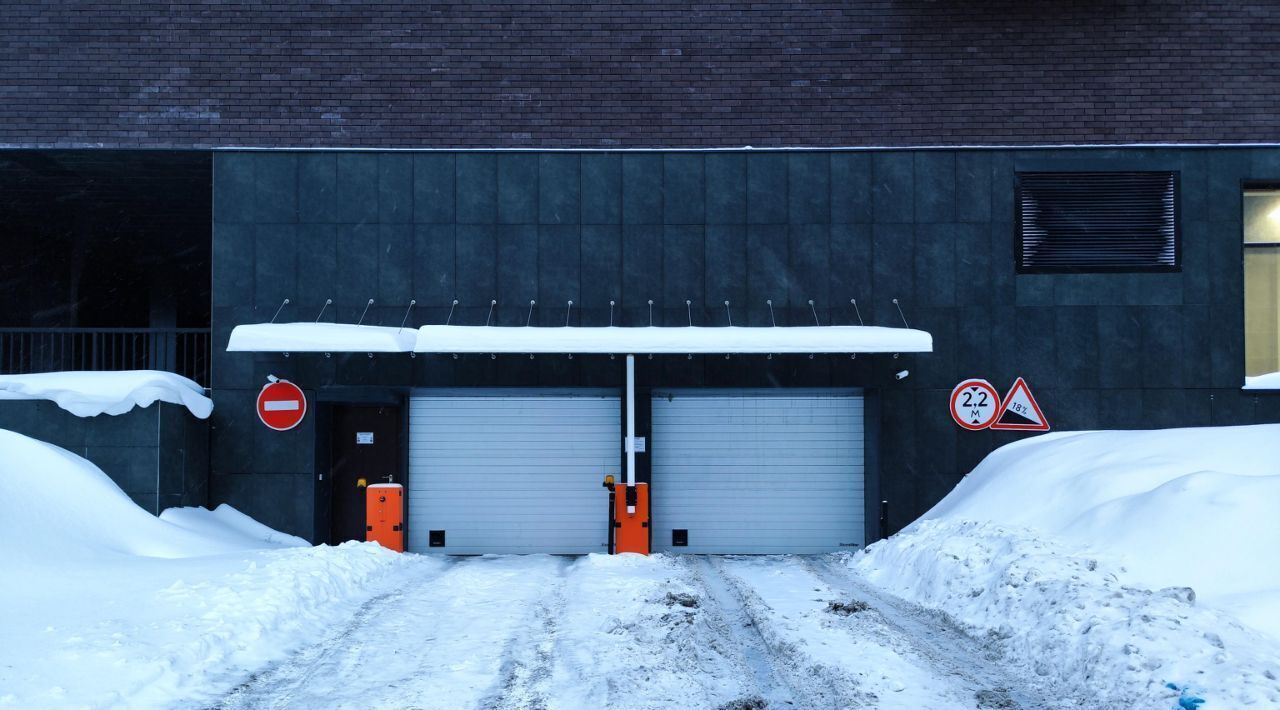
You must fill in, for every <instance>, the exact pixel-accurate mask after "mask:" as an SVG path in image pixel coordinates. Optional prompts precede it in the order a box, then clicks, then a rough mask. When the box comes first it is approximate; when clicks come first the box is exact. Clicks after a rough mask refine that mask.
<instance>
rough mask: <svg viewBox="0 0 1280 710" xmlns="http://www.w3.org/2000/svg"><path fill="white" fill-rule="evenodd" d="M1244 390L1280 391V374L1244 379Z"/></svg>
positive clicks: (1271, 373) (1269, 373) (1270, 373)
mask: <svg viewBox="0 0 1280 710" xmlns="http://www.w3.org/2000/svg"><path fill="white" fill-rule="evenodd" d="M1240 389H1244V390H1280V372H1268V373H1267V374H1265V375H1258V376H1256V377H1246V378H1244V387H1241V388H1240Z"/></svg>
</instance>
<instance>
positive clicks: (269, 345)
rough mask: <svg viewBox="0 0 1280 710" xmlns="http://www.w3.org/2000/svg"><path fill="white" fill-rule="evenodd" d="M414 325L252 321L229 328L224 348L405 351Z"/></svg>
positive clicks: (343, 351)
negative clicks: (390, 326)
mask: <svg viewBox="0 0 1280 710" xmlns="http://www.w3.org/2000/svg"><path fill="white" fill-rule="evenodd" d="M416 337H417V334H416V333H415V332H414V330H413V328H389V327H386V326H378V325H352V324H350V323H253V324H249V325H238V326H236V327H235V328H234V329H233V330H232V331H231V339H230V340H229V341H228V342H227V352H255V353H264V352H265V353H407V352H413V344H414V339H415V338H416Z"/></svg>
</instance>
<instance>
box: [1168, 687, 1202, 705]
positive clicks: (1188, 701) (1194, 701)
mask: <svg viewBox="0 0 1280 710" xmlns="http://www.w3.org/2000/svg"><path fill="white" fill-rule="evenodd" d="M1164 687H1166V688H1168V689H1169V690H1176V691H1178V692H1179V693H1181V695H1179V696H1178V704H1177V705H1174V706H1173V708H1172V710H1196V709H1197V708H1199V707H1200V706H1201V705H1204V698H1202V697H1200V696H1198V695H1193V694H1192V693H1191V692H1190V691H1191V689H1190V688H1182V687H1178V685H1177V684H1176V683H1165V684H1164Z"/></svg>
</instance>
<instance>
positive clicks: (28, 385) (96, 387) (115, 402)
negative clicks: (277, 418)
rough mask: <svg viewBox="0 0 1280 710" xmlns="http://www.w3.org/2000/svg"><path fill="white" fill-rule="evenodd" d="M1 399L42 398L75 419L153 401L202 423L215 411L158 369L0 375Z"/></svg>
mask: <svg viewBox="0 0 1280 710" xmlns="http://www.w3.org/2000/svg"><path fill="white" fill-rule="evenodd" d="M5 399H10V400H15V399H22V400H30V399H46V400H49V401H52V402H55V403H56V404H57V405H58V406H59V407H62V408H63V409H65V410H67V411H68V412H71V413H72V414H74V415H76V416H77V417H95V416H97V415H99V414H113V415H114V414H124V413H125V412H128V411H129V410H131V409H133V408H134V407H143V408H145V407H150V406H151V405H152V404H153V403H155V402H157V401H159V402H168V403H170V404H178V405H182V406H184V407H186V408H187V409H188V410H189V411H190V412H191V413H192V414H194V415H195V416H197V417H199V418H200V419H207V418H208V417H209V414H210V413H212V412H213V400H211V399H209V398H208V397H206V396H204V388H202V387H201V386H200V385H198V384H196V383H195V382H193V381H191V380H189V379H187V378H185V377H182V376H181V375H175V374H174V373H172V372H161V371H159V370H123V371H119V372H79V371H77V372H42V373H37V374H31V375H0V400H5Z"/></svg>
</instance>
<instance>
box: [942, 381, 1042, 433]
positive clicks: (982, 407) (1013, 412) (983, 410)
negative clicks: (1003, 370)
mask: <svg viewBox="0 0 1280 710" xmlns="http://www.w3.org/2000/svg"><path fill="white" fill-rule="evenodd" d="M951 418H952V419H954V420H955V422H956V424H958V425H960V426H961V427H963V428H965V429H968V430H969V431H980V430H982V429H1007V430H1013V431H1049V420H1048V419H1047V418H1046V417H1045V416H1044V412H1043V411H1041V410H1040V405H1039V403H1037V402H1036V398H1035V395H1033V394H1031V388H1030V387H1028V386H1027V381H1026V380H1024V379H1022V378H1021V377H1019V378H1018V379H1017V380H1015V381H1014V383H1013V387H1010V388H1009V391H1008V393H1006V394H1005V396H1004V397H1003V398H1001V397H1000V396H999V395H998V394H996V390H995V387H993V386H992V385H991V383H990V382H987V381H986V380H981V379H976V378H975V379H970V380H965V381H964V382H961V383H960V384H958V385H956V388H955V389H954V390H952V391H951Z"/></svg>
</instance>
